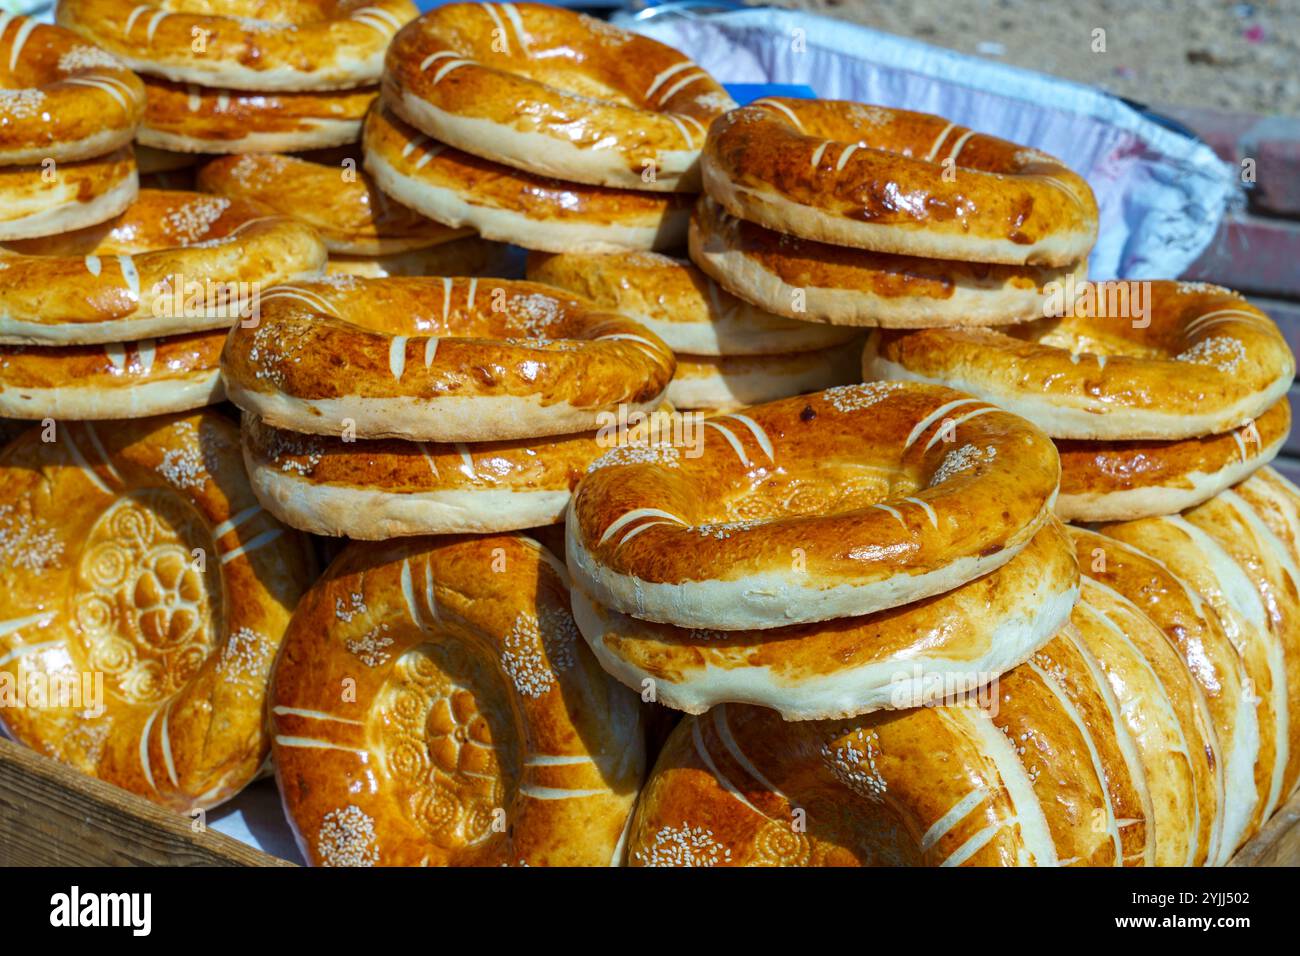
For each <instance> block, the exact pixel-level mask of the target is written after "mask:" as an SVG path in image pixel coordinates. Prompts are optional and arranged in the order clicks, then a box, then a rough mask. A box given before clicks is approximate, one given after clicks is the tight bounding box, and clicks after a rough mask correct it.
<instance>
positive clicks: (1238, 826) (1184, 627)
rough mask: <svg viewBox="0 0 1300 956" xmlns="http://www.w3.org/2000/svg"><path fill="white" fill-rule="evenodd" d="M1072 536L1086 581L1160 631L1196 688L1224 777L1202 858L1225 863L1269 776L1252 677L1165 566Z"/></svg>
mask: <svg viewBox="0 0 1300 956" xmlns="http://www.w3.org/2000/svg"><path fill="white" fill-rule="evenodd" d="M1070 535H1071V537H1072V538H1073V540H1074V545H1075V549H1076V556H1077V557H1078V559H1079V563H1080V565H1081V567H1082V568H1083V570H1084V572H1085V573H1086V574H1087V575H1088V577H1089V578H1090V579H1091V580H1092V581H1093V582H1094V583H1095V584H1097V585H1100V586H1104V587H1107V588H1110V589H1111V590H1113V591H1115V592H1116V593H1117V594H1120V595H1122V596H1123V598H1124V599H1125V600H1126V601H1128V602H1131V603H1132V604H1133V605H1134V606H1136V607H1137V608H1138V609H1139V610H1141V612H1142V613H1143V614H1144V615H1146V617H1147V619H1148V620H1150V621H1151V622H1152V623H1153V624H1155V625H1156V626H1157V627H1158V628H1160V630H1161V631H1163V632H1164V635H1165V637H1166V638H1167V639H1168V641H1169V643H1170V644H1171V645H1172V646H1173V647H1174V649H1175V650H1176V651H1177V652H1178V654H1179V655H1180V656H1181V657H1182V659H1183V663H1184V664H1186V665H1187V668H1188V672H1189V673H1190V674H1191V677H1192V680H1194V681H1195V682H1196V683H1197V685H1198V686H1199V687H1200V693H1201V695H1202V696H1203V697H1204V700H1205V706H1206V708H1207V709H1208V711H1209V714H1210V717H1211V721H1212V723H1213V725H1214V730H1215V736H1216V737H1217V744H1216V746H1215V747H1214V748H1213V756H1214V760H1215V764H1216V767H1219V768H1220V769H1217V770H1216V773H1221V774H1222V778H1223V800H1222V801H1221V803H1220V810H1219V813H1218V814H1217V816H1219V817H1221V820H1216V821H1215V823H1214V824H1213V826H1212V835H1211V839H1210V841H1209V843H1208V844H1207V845H1206V846H1205V854H1206V859H1207V861H1208V862H1209V863H1210V864H1212V865H1223V864H1226V863H1227V862H1228V859H1229V858H1230V857H1231V856H1232V854H1233V853H1234V852H1235V851H1236V849H1237V847H1239V846H1240V845H1241V844H1242V843H1244V842H1245V841H1246V839H1247V838H1248V837H1249V836H1250V835H1251V833H1252V830H1251V820H1252V818H1253V816H1254V814H1255V808H1256V807H1257V806H1258V805H1260V804H1261V803H1262V802H1263V801H1265V800H1267V799H1268V777H1267V775H1265V776H1264V777H1262V778H1261V780H1259V781H1257V780H1256V778H1255V765H1256V763H1257V762H1258V761H1259V759H1260V735H1259V733H1260V732H1259V714H1258V713H1257V710H1256V700H1255V694H1254V689H1253V682H1252V681H1251V680H1250V675H1249V672H1248V671H1247V669H1246V666H1245V664H1244V663H1243V661H1242V659H1241V657H1240V655H1238V653H1237V651H1236V648H1235V647H1234V646H1233V644H1232V641H1231V640H1230V638H1229V637H1228V633H1227V631H1226V630H1225V629H1224V626H1223V625H1222V624H1221V623H1220V620H1219V615H1218V614H1217V613H1215V611H1214V610H1213V609H1212V608H1211V607H1210V605H1209V604H1207V603H1206V602H1205V601H1204V600H1203V599H1202V598H1201V596H1200V595H1199V594H1197V593H1196V592H1195V591H1194V590H1192V588H1191V587H1189V586H1188V584H1187V583H1186V582H1184V581H1183V580H1182V579H1181V578H1179V577H1177V576H1176V575H1175V574H1173V573H1172V572H1171V571H1170V570H1169V568H1168V567H1166V566H1165V565H1164V564H1163V563H1162V562H1160V561H1158V560H1156V559H1155V558H1153V557H1151V556H1150V555H1147V554H1144V553H1143V552H1142V551H1140V550H1138V549H1137V548H1134V547H1132V546H1130V545H1127V544H1124V543H1123V542H1121V541H1117V540H1116V539H1114V538H1108V537H1105V536H1103V535H1099V534H1096V533H1095V532H1092V531H1085V530H1083V529H1082V528H1071V529H1070ZM1261 784H1262V788H1261V786H1260V785H1261Z"/></svg>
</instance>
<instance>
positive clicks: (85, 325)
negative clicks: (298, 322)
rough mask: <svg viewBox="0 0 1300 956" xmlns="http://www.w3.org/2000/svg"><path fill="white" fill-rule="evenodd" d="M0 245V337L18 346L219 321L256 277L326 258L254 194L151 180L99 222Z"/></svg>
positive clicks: (268, 281) (229, 317)
mask: <svg viewBox="0 0 1300 956" xmlns="http://www.w3.org/2000/svg"><path fill="white" fill-rule="evenodd" d="M3 253H8V254H3ZM3 253H0V262H3V263H5V265H6V268H5V270H4V276H5V281H4V283H3V284H0V342H4V343H6V344H19V345H21V344H27V343H31V344H45V345H69V344H93V343H101V342H121V341H129V340H131V339H133V338H143V337H146V336H150V335H171V334H179V333H184V332H194V331H201V330H207V329H216V328H226V327H229V326H230V324H231V323H232V322H234V321H235V320H236V319H237V318H240V317H241V316H242V315H245V314H247V313H246V312H242V311H240V309H239V306H240V304H241V303H242V305H243V306H244V307H245V308H247V307H249V306H250V305H251V304H252V302H254V301H255V300H256V296H257V293H258V292H260V288H261V286H263V285H266V286H270V285H273V284H274V283H276V282H282V281H285V280H288V279H293V278H297V277H299V276H302V275H310V274H313V273H317V272H319V271H320V270H321V269H322V268H323V267H324V264H325V247H324V245H323V244H322V243H321V241H320V239H319V238H318V237H317V236H316V234H315V233H314V232H313V231H312V230H311V229H310V227H308V226H305V225H303V224H301V223H298V222H296V221H294V220H292V219H287V218H285V217H283V216H273V215H267V211H266V210H265V209H263V208H262V207H260V206H257V205H255V204H253V203H248V202H243V201H237V200H231V199H226V198H224V197H220V196H209V195H207V194H204V193H190V192H183V191H180V190H167V191H164V190H152V189H147V190H143V191H142V192H141V193H140V195H139V198H137V199H136V201H135V202H134V203H132V204H131V206H130V207H129V208H128V209H127V210H126V211H125V212H123V213H121V215H119V216H117V217H116V218H114V219H112V220H110V221H108V222H106V223H101V224H100V225H98V226H96V227H93V228H88V229H84V230H81V231H79V232H75V233H64V234H61V235H58V236H50V237H45V238H41V239H33V240H27V241H25V242H15V243H10V244H9V245H8V246H7V247H6V248H5V250H3ZM178 276H179V277H180V278H181V280H182V281H181V282H179V283H178V282H177V281H176V277H178ZM208 285H212V286H213V288H211V289H209V288H208ZM232 289H233V292H232ZM191 299H193V301H190V300H191Z"/></svg>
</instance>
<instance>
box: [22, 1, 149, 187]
mask: <svg viewBox="0 0 1300 956" xmlns="http://www.w3.org/2000/svg"><path fill="white" fill-rule="evenodd" d="M6 66H7V67H8V68H7V69H5V67H6ZM144 103H145V97H144V87H143V86H142V85H141V83H140V78H139V77H138V76H136V75H135V74H134V73H132V72H131V71H130V70H128V69H127V68H126V67H125V66H124V65H123V64H122V63H121V61H119V60H118V59H116V58H115V57H113V56H112V55H111V54H109V53H107V52H105V51H104V50H101V49H99V48H98V47H95V46H91V45H89V44H87V43H86V42H85V41H84V40H82V39H81V38H80V37H79V36H77V35H76V34H75V33H72V32H71V31H69V30H64V29H62V28H61V27H56V26H49V25H47V24H42V23H38V22H37V21H36V20H34V19H31V18H28V17H19V16H15V15H14V14H12V13H4V12H0V164H3V165H6V166H11V165H20V164H35V165H40V164H41V163H44V162H45V161H46V160H53V161H54V162H56V163H63V162H70V161H73V160H78V159H90V158H92V157H95V156H103V155H104V154H105V153H111V152H113V151H115V150H118V149H121V148H122V147H123V146H127V145H130V143H131V140H132V139H133V138H134V137H135V129H136V126H137V125H138V124H139V122H140V116H141V113H142V112H143V110H144Z"/></svg>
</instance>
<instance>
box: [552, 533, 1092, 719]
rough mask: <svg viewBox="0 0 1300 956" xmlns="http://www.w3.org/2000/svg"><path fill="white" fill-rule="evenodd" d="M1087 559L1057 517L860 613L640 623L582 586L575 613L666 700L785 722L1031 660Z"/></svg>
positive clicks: (902, 697)
mask: <svg viewBox="0 0 1300 956" xmlns="http://www.w3.org/2000/svg"><path fill="white" fill-rule="evenodd" d="M1078 594H1079V568H1078V565H1077V564H1076V563H1075V560H1074V555H1073V553H1072V550H1071V547H1070V543H1069V539H1068V538H1067V537H1066V534H1065V530H1064V529H1063V528H1062V526H1061V525H1060V523H1059V522H1057V521H1055V520H1053V521H1049V522H1048V523H1047V524H1045V525H1044V526H1043V528H1042V529H1041V530H1040V531H1039V532H1038V534H1036V535H1035V536H1034V538H1033V540H1031V541H1030V542H1029V544H1028V545H1026V546H1025V548H1024V550H1023V551H1021V552H1020V553H1019V554H1018V555H1016V556H1015V557H1014V558H1012V559H1011V560H1010V561H1008V562H1007V563H1006V564H1004V565H1003V566H1002V567H1000V568H998V569H997V570H996V571H991V572H989V573H988V574H985V575H983V576H981V577H978V578H975V579H974V580H972V581H967V582H966V583H965V584H962V585H959V586H958V587H956V588H953V589H952V590H951V591H947V592H945V593H943V594H939V595H936V596H934V597H930V598H926V599H924V600H921V601H917V602H914V603H912V604H908V605H904V606H902V607H896V608H890V609H888V610H885V611H878V612H877V613H875V614H869V615H864V616H861V617H851V618H838V619H836V620H832V621H823V622H819V623H815V624H794V625H790V626H788V627H782V628H776V629H773V630H762V631H718V630H707V629H690V628H682V627H674V626H673V625H671V624H655V623H651V622H649V621H643V620H639V619H637V618H634V617H631V616H630V615H627V614H620V613H618V612H617V611H611V610H610V609H608V608H605V607H601V606H600V605H598V604H596V603H595V602H594V601H592V600H591V598H590V597H588V596H587V595H586V594H585V593H584V592H583V590H582V589H581V588H580V587H575V588H574V589H573V616H574V619H575V620H576V621H577V622H578V626H579V628H580V629H581V630H582V635H583V637H584V638H586V640H587V643H588V644H589V645H590V647H591V649H592V651H593V652H594V653H595V654H596V658H597V659H598V660H599V661H600V662H601V665H602V666H603V667H604V668H605V670H607V671H608V672H609V673H611V674H613V675H614V676H615V677H616V678H618V679H619V680H620V681H622V682H623V683H624V684H626V685H628V686H629V687H631V688H633V689H634V690H638V691H640V690H643V689H644V688H645V687H647V686H653V687H654V691H655V699H656V700H657V701H658V702H659V703H661V704H664V705H666V706H668V707H672V708H675V709H677V710H684V711H686V712H687V713H690V714H702V713H704V712H705V711H706V710H708V709H709V708H710V707H712V706H714V705H716V704H720V703H745V704H761V705H763V706H765V707H771V708H773V709H775V710H777V711H779V712H780V713H781V716H782V718H784V719H785V720H825V719H828V718H839V717H852V716H855V715H857V714H865V713H869V712H871V711H875V710H884V709H889V710H899V709H903V708H907V707H916V706H920V705H923V704H934V703H936V702H938V701H941V700H942V699H944V698H945V697H948V696H950V695H951V694H952V692H953V687H954V686H955V687H956V688H957V689H958V690H967V691H973V690H976V689H978V688H979V687H982V686H983V685H984V684H986V683H988V682H989V681H990V680H993V679H994V678H996V677H997V676H998V675H1000V674H1002V673H1004V672H1005V671H1008V670H1010V669H1011V668H1012V667H1015V666H1016V665H1018V664H1021V663H1023V662H1024V661H1025V660H1026V659H1027V658H1029V656H1030V655H1031V654H1033V653H1034V652H1035V651H1037V650H1038V649H1039V648H1041V647H1042V646H1043V645H1044V644H1045V643H1047V642H1048V641H1049V640H1051V639H1052V636H1053V635H1054V634H1055V633H1056V632H1057V630H1058V629H1060V628H1061V626H1062V625H1064V624H1065V623H1066V621H1067V620H1068V619H1069V617H1070V608H1071V607H1072V606H1073V604H1074V601H1075V598H1076V597H1078Z"/></svg>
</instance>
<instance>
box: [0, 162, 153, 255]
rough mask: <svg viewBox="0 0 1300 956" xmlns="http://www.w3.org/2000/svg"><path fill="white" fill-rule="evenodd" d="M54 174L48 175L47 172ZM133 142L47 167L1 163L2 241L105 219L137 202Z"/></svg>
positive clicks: (0, 239)
mask: <svg viewBox="0 0 1300 956" xmlns="http://www.w3.org/2000/svg"><path fill="white" fill-rule="evenodd" d="M51 176H53V178H52V179H51V178H50V177H51ZM138 189H139V179H138V177H137V175H136V169H135V159H134V157H133V156H132V155H131V147H130V146H123V147H122V148H121V149H118V150H116V151H114V152H111V153H107V154H105V155H103V156H96V157H94V158H92V159H79V160H75V161H72V162H64V163H56V164H55V166H54V167H53V169H52V170H51V169H50V168H48V167H46V166H0V242H9V241H12V240H16V239H30V238H32V237H34V236H51V235H57V234H59V233H63V232H67V231H69V230H71V229H81V228H83V227H85V226H92V225H94V224H96V223H100V222H104V221H105V220H107V219H111V218H112V217H114V216H116V215H117V214H118V213H120V212H121V211H122V210H124V209H126V208H127V206H129V205H131V203H132V202H134V201H135V197H136V192H137V191H138Z"/></svg>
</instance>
